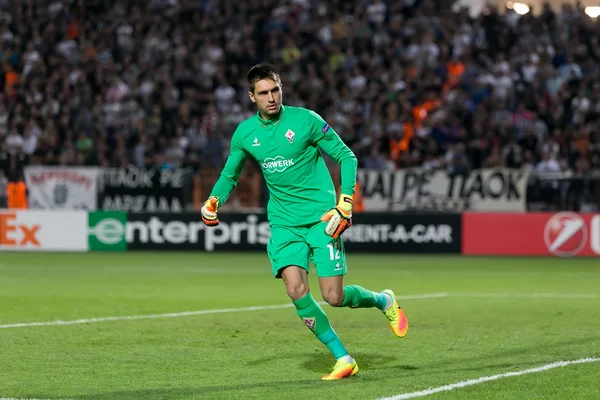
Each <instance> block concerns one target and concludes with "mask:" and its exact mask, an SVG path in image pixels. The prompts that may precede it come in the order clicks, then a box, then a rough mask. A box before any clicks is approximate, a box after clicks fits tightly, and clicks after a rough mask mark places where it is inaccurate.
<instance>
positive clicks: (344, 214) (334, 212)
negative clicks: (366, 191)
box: [321, 194, 352, 239]
mask: <svg viewBox="0 0 600 400" xmlns="http://www.w3.org/2000/svg"><path fill="white" fill-rule="evenodd" d="M321 221H323V222H328V223H327V226H326V227H325V233H326V234H327V235H329V236H331V237H332V238H334V239H337V238H339V237H340V235H341V234H342V233H344V231H345V230H346V229H348V228H350V226H352V196H349V195H347V194H342V195H340V201H339V202H338V204H337V206H335V208H332V209H331V210H329V211H327V212H326V213H325V214H323V216H322V217H321Z"/></svg>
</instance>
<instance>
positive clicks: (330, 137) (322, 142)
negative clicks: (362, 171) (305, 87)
mask: <svg viewBox="0 0 600 400" xmlns="http://www.w3.org/2000/svg"><path fill="white" fill-rule="evenodd" d="M309 118H310V122H311V125H312V132H313V141H314V143H315V144H316V145H317V146H319V148H321V149H322V150H323V151H324V152H325V153H327V154H328V155H329V156H330V157H331V158H333V159H334V160H335V162H337V163H338V164H340V170H341V175H342V179H341V180H342V182H341V185H340V186H341V187H340V193H343V194H345V195H348V196H353V195H354V189H355V187H356V174H357V168H358V160H357V159H356V156H355V155H354V152H353V151H352V150H350V148H349V147H348V146H346V144H345V143H344V142H343V141H342V139H341V138H340V137H339V136H338V134H337V133H336V132H335V131H334V130H333V128H331V127H330V126H329V124H327V123H326V122H325V120H324V119H323V118H321V117H320V116H319V115H318V114H317V113H315V112H311V113H310V117H309Z"/></svg>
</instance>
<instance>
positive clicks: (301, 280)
mask: <svg viewBox="0 0 600 400" xmlns="http://www.w3.org/2000/svg"><path fill="white" fill-rule="evenodd" d="M281 277H282V278H283V281H284V282H285V290H286V292H287V294H288V296H290V299H292V300H294V301H296V300H300V299H301V298H303V297H304V296H306V295H307V294H308V280H307V273H306V270H304V269H302V268H300V267H295V266H290V267H287V268H285V269H284V270H283V271H282V273H281Z"/></svg>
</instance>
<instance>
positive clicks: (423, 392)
mask: <svg viewBox="0 0 600 400" xmlns="http://www.w3.org/2000/svg"><path fill="white" fill-rule="evenodd" d="M598 361H600V357H591V358H580V359H579V360H573V361H558V362H555V363H552V364H546V365H542V366H539V367H536V368H530V369H526V370H523V371H515V372H507V373H504V374H498V375H492V376H484V377H481V378H477V379H469V380H468V381H462V382H457V383H453V384H451V385H446V386H440V387H437V388H431V389H427V390H421V391H418V392H410V393H404V394H399V395H397V396H392V397H383V398H380V399H379V400H406V399H414V398H415V397H425V396H429V395H431V394H435V393H440V392H449V391H451V390H454V389H461V388H464V387H467V386H473V385H478V384H480V383H484V382H490V381H495V380H498V379H502V378H508V377H511V376H520V375H526V374H533V373H536V372H544V371H548V370H550V369H553V368H560V367H566V366H567V365H574V364H584V363H593V362H598Z"/></svg>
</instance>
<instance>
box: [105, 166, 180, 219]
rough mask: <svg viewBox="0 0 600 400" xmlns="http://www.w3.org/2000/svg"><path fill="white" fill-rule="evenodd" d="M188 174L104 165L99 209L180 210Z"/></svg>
mask: <svg viewBox="0 0 600 400" xmlns="http://www.w3.org/2000/svg"><path fill="white" fill-rule="evenodd" d="M188 175H189V171H188V170H187V169H173V170H168V169H165V170H163V169H138V168H127V169H121V168H106V169H104V173H103V175H102V179H101V184H100V188H101V189H100V190H101V196H100V199H101V200H100V209H102V210H106V211H110V210H114V211H128V212H181V211H183V210H184V209H185V190H186V180H187V178H188Z"/></svg>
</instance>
